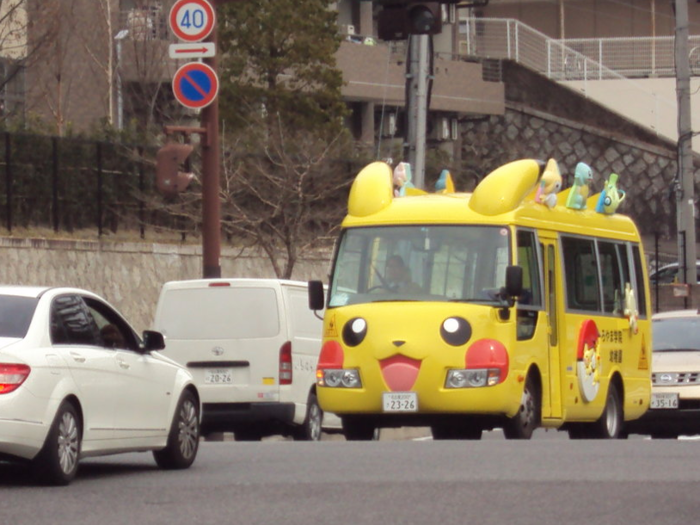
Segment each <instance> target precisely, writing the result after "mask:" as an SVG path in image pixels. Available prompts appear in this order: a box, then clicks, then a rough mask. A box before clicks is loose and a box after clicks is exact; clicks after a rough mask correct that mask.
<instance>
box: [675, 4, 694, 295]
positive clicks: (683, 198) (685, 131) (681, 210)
mask: <svg viewBox="0 0 700 525" xmlns="http://www.w3.org/2000/svg"><path fill="white" fill-rule="evenodd" d="M675 8H676V39H675V53H676V95H677V98H678V148H677V151H678V175H677V180H676V187H675V190H676V216H677V221H678V223H677V224H678V269H679V272H678V278H679V282H682V283H685V284H687V285H689V286H692V285H695V284H696V283H697V278H696V272H695V261H696V258H697V255H696V251H697V250H696V242H695V180H694V179H695V176H694V169H693V150H692V143H693V130H692V125H691V114H690V63H689V59H688V0H675Z"/></svg>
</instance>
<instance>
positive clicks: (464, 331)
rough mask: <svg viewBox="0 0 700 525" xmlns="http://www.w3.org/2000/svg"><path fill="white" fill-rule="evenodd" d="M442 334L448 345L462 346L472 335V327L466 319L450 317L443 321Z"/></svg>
mask: <svg viewBox="0 0 700 525" xmlns="http://www.w3.org/2000/svg"><path fill="white" fill-rule="evenodd" d="M440 335H441V336H442V338H443V339H444V340H445V342H446V343H447V344H448V345H452V346H462V345H463V344H465V343H466V342H467V341H469V339H470V338H471V336H472V327H471V325H470V324H469V323H468V322H467V320H466V319H462V318H461V317H448V318H447V319H445V320H444V321H443V322H442V326H441V327H440Z"/></svg>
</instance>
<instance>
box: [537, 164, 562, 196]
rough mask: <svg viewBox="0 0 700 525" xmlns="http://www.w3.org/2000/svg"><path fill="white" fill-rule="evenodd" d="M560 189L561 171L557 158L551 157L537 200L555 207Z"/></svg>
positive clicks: (545, 169) (540, 184)
mask: <svg viewBox="0 0 700 525" xmlns="http://www.w3.org/2000/svg"><path fill="white" fill-rule="evenodd" d="M560 189H561V173H560V172H559V165H558V164H557V161H556V160H554V159H549V160H548V161H547V165H546V166H545V168H544V173H543V174H542V178H541V179H540V183H539V186H538V187H537V191H536V193H535V202H537V203H539V204H544V205H546V206H547V207H549V208H554V206H556V205H557V192H558V191H559V190H560Z"/></svg>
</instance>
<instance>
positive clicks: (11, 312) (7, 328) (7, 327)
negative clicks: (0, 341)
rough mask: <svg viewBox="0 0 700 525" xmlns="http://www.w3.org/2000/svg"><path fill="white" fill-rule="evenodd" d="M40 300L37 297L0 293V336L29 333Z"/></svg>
mask: <svg viewBox="0 0 700 525" xmlns="http://www.w3.org/2000/svg"><path fill="white" fill-rule="evenodd" d="M38 302H39V299H37V298H36V297H18V296H16V295H0V337H17V338H23V337H24V336H25V335H27V330H28V329H29V323H31V322H32V317H33V316H34V310H35V309H36V305H37V303H38Z"/></svg>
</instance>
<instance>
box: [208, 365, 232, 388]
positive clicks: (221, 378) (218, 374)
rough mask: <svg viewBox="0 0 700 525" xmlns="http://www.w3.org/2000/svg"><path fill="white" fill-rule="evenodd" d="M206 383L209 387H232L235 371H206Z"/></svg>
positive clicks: (216, 369)
mask: <svg viewBox="0 0 700 525" xmlns="http://www.w3.org/2000/svg"><path fill="white" fill-rule="evenodd" d="M204 383H205V384H207V385H230V384H231V383H233V371H232V370H231V369H230V368H207V369H206V370H205V371H204Z"/></svg>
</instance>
